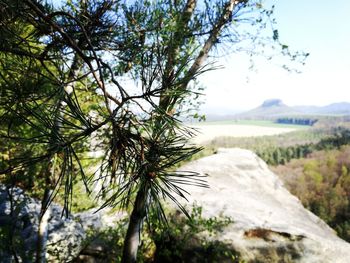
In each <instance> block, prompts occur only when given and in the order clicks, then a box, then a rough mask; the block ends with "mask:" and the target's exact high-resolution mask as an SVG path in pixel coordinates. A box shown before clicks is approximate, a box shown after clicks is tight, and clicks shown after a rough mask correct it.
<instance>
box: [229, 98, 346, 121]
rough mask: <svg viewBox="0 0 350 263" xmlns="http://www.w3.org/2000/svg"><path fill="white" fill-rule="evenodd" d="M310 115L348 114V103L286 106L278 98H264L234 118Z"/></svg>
mask: <svg viewBox="0 0 350 263" xmlns="http://www.w3.org/2000/svg"><path fill="white" fill-rule="evenodd" d="M310 115H313V116H315V115H320V116H321V115H322V116H333V115H338V116H339V115H350V103H349V102H339V103H332V104H329V105H326V106H293V107H291V106H288V105H286V104H284V103H283V102H282V100H280V99H269V100H265V101H264V102H263V103H262V104H261V105H260V106H259V107H257V108H254V109H252V110H249V111H246V112H243V113H240V114H236V115H234V116H233V117H234V118H240V119H256V118H257V119H274V118H279V117H285V116H310Z"/></svg>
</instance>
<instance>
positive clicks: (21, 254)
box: [0, 184, 125, 263]
mask: <svg viewBox="0 0 350 263" xmlns="http://www.w3.org/2000/svg"><path fill="white" fill-rule="evenodd" d="M11 204H12V205H11ZM40 208H41V205H40V202H39V200H35V199H33V198H30V197H28V196H27V195H25V194H24V191H23V190H21V189H19V188H17V187H14V188H6V187H5V186H4V185H1V184H0V262H1V263H2V262H4V263H7V262H9V263H10V262H13V261H14V255H13V254H14V251H15V253H16V254H17V257H18V258H19V260H20V261H23V262H32V261H33V258H35V244H36V241H37V231H38V217H39V213H40ZM49 209H50V212H49V214H50V217H49V220H48V222H49V226H48V227H49V230H48V242H47V251H46V258H47V262H70V261H72V260H74V259H76V258H77V257H78V256H79V254H80V253H81V251H82V250H84V249H85V246H86V245H87V243H89V247H88V248H89V249H90V250H91V249H92V250H93V249H96V247H97V245H96V244H95V243H96V242H95V240H94V239H91V233H98V231H100V230H101V229H106V228H108V227H112V228H113V227H115V226H116V225H117V223H118V222H119V221H120V220H121V219H122V218H124V217H125V213H115V212H111V209H110V208H108V209H103V210H100V211H98V212H96V210H97V209H91V210H88V211H84V212H81V213H77V214H74V215H70V216H69V217H68V218H66V217H62V216H61V215H62V207H61V206H59V205H57V204H51V206H50V208H49ZM9 231H11V232H9ZM9 233H12V234H13V240H14V241H15V245H14V251H12V252H11V247H10V246H9V244H10V243H11V242H9V240H8V238H9V235H8V234H9ZM86 241H89V242H86ZM103 249H105V248H103Z"/></svg>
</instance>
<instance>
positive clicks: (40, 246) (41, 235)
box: [36, 189, 52, 263]
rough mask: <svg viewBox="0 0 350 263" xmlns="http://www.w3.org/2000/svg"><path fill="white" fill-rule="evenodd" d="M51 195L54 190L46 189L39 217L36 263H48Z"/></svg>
mask: <svg viewBox="0 0 350 263" xmlns="http://www.w3.org/2000/svg"><path fill="white" fill-rule="evenodd" d="M51 194H52V190H49V189H45V193H44V198H43V200H42V202H43V203H42V205H41V212H40V216H39V227H38V240H37V245H36V263H44V262H46V244H47V240H48V232H49V218H50V209H49V206H48V202H49V201H50V196H51Z"/></svg>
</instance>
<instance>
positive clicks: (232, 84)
mask: <svg viewBox="0 0 350 263" xmlns="http://www.w3.org/2000/svg"><path fill="white" fill-rule="evenodd" d="M266 2H267V4H270V5H271V4H275V17H276V20H277V29H278V31H279V38H280V40H281V42H283V43H286V44H288V46H289V47H290V48H291V49H292V50H302V51H305V52H308V53H310V56H309V57H308V59H307V60H306V65H305V66H303V67H299V68H298V69H299V70H301V71H302V72H301V73H299V74H298V73H288V72H287V71H285V70H283V69H282V68H281V66H280V64H278V63H277V62H276V61H273V60H272V61H266V60H261V59H257V60H256V71H257V72H252V71H249V69H248V68H249V63H248V58H247V57H246V56H244V55H242V54H236V55H230V56H229V57H225V58H221V59H219V60H218V64H219V65H222V66H223V67H224V69H221V70H217V71H213V72H209V73H206V75H204V76H202V77H201V79H200V81H201V83H202V84H203V85H204V86H205V87H206V90H205V94H206V96H205V98H204V101H205V105H203V106H202V111H203V112H204V113H216V114H230V113H235V112H239V111H244V110H248V109H252V108H254V107H257V106H259V105H260V104H261V103H262V102H263V101H264V100H266V99H271V98H278V99H281V100H282V101H283V102H284V103H285V104H287V105H290V106H295V105H317V106H322V105H327V104H330V103H334V102H344V101H346V102H350V1H349V0H335V1H326V0H293V1H290V0H276V1H273V0H268V1H266ZM247 79H249V80H248V81H247Z"/></svg>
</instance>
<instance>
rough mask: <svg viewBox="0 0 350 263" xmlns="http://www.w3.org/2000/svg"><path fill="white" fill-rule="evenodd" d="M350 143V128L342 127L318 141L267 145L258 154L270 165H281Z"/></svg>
mask: <svg viewBox="0 0 350 263" xmlns="http://www.w3.org/2000/svg"><path fill="white" fill-rule="evenodd" d="M349 143H350V130H348V129H346V128H342V127H338V128H334V129H333V130H332V131H331V134H330V135H325V136H324V137H323V138H321V139H320V140H319V141H318V142H316V143H307V144H302V145H294V146H288V147H273V146H270V147H266V148H262V149H258V150H257V151H256V153H257V155H259V157H261V158H262V159H263V160H264V161H265V162H266V163H268V164H270V165H279V164H285V163H287V162H289V161H290V160H291V159H298V158H304V157H306V156H307V155H309V154H310V153H312V152H314V151H320V150H326V149H327V150H330V149H335V148H338V149H339V148H340V147H341V146H342V145H346V144H349Z"/></svg>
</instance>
